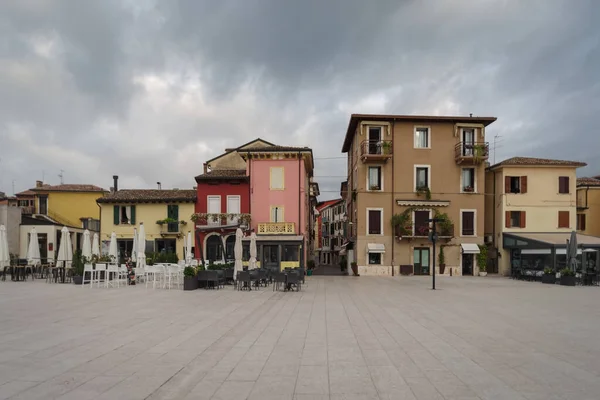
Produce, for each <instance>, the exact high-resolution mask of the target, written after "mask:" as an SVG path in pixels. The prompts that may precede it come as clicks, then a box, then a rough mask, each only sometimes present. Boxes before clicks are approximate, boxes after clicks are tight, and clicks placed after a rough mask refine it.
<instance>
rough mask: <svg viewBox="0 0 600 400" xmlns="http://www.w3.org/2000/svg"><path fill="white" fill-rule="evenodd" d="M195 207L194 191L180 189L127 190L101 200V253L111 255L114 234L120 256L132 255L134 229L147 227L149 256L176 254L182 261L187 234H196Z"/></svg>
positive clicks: (116, 192)
mask: <svg viewBox="0 0 600 400" xmlns="http://www.w3.org/2000/svg"><path fill="white" fill-rule="evenodd" d="M115 186H116V185H115ZM195 204H196V191H195V190H178V189H171V190H166V189H165V190H160V189H140V190H138V189H124V190H117V191H114V192H112V193H110V194H108V195H106V196H105V197H103V198H101V199H98V205H99V206H100V210H101V213H100V240H101V242H102V243H101V247H102V252H103V253H106V252H108V244H109V242H110V236H111V234H112V232H115V233H116V234H117V245H118V248H119V254H120V255H121V256H124V255H130V254H131V250H132V248H133V233H134V228H139V227H140V225H141V224H144V230H145V232H146V254H149V253H152V252H167V253H176V254H177V256H178V257H179V259H183V258H184V250H183V247H184V241H185V237H186V236H187V233H188V232H192V235H193V234H194V223H193V222H192V220H191V216H192V214H193V213H194V208H195Z"/></svg>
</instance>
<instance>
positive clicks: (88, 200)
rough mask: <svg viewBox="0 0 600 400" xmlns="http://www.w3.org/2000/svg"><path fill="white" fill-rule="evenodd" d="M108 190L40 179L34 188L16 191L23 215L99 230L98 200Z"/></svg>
mask: <svg viewBox="0 0 600 400" xmlns="http://www.w3.org/2000/svg"><path fill="white" fill-rule="evenodd" d="M106 193H108V192H107V191H106V190H104V189H102V188H101V187H98V186H95V185H80V184H61V185H48V184H44V183H43V182H42V181H37V182H36V185H35V187H34V188H32V189H29V190H26V191H24V192H21V193H17V195H16V197H17V202H18V205H19V206H20V207H21V210H22V213H23V215H27V216H32V217H34V218H37V219H44V220H47V221H50V222H53V223H56V224H59V225H66V226H69V227H74V228H83V229H89V230H91V231H99V218H100V210H99V208H98V205H97V204H96V200H98V199H99V198H101V197H102V196H104V194H106Z"/></svg>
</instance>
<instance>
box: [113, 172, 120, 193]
mask: <svg viewBox="0 0 600 400" xmlns="http://www.w3.org/2000/svg"><path fill="white" fill-rule="evenodd" d="M113 182H114V183H113V188H114V190H115V192H118V191H119V175H113Z"/></svg>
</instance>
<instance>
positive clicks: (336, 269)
mask: <svg viewBox="0 0 600 400" xmlns="http://www.w3.org/2000/svg"><path fill="white" fill-rule="evenodd" d="M313 275H346V273H345V272H342V271H341V269H340V266H339V265H317V266H316V267H315V269H314V270H313Z"/></svg>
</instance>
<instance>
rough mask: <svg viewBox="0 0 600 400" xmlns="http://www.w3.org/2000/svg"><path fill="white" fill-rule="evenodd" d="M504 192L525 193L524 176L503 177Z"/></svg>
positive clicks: (525, 180)
mask: <svg viewBox="0 0 600 400" xmlns="http://www.w3.org/2000/svg"><path fill="white" fill-rule="evenodd" d="M504 193H527V177H526V176H506V177H504Z"/></svg>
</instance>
